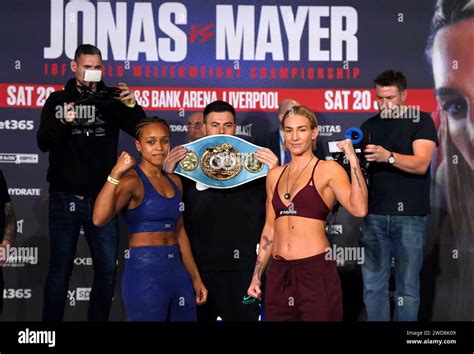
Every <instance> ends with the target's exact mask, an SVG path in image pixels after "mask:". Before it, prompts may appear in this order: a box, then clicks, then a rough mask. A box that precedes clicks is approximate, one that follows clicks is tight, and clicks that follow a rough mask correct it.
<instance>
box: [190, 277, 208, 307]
mask: <svg viewBox="0 0 474 354" xmlns="http://www.w3.org/2000/svg"><path fill="white" fill-rule="evenodd" d="M193 287H194V293H195V294H196V305H203V304H205V303H206V301H207V289H206V287H205V286H204V283H203V282H202V280H201V279H199V280H196V281H195V282H194V284H193Z"/></svg>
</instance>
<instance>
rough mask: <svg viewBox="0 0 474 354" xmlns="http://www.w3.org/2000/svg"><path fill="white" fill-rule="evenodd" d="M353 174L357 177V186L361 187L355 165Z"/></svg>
mask: <svg viewBox="0 0 474 354" xmlns="http://www.w3.org/2000/svg"><path fill="white" fill-rule="evenodd" d="M354 175H355V177H356V179H357V184H358V185H359V188H362V185H361V184H360V179H359V175H358V174H357V168H355V167H354Z"/></svg>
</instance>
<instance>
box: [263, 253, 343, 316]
mask: <svg viewBox="0 0 474 354" xmlns="http://www.w3.org/2000/svg"><path fill="white" fill-rule="evenodd" d="M265 318H266V320H267V321H342V291H341V282H340V280H339V274H338V273H337V266H336V261H332V260H326V259H325V253H322V254H318V255H316V256H312V257H308V258H303V259H295V260H286V259H284V258H283V257H280V256H276V258H273V259H272V264H271V266H270V270H269V272H268V279H267V283H266V287H265Z"/></svg>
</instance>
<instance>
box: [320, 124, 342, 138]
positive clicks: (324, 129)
mask: <svg viewBox="0 0 474 354" xmlns="http://www.w3.org/2000/svg"><path fill="white" fill-rule="evenodd" d="M318 130H319V136H332V135H333V134H339V133H341V132H342V129H341V126H340V125H333V124H329V125H320V126H318Z"/></svg>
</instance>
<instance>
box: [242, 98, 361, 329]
mask: <svg viewBox="0 0 474 354" xmlns="http://www.w3.org/2000/svg"><path fill="white" fill-rule="evenodd" d="M281 127H282V130H283V136H284V139H285V145H286V147H287V148H288V150H289V151H290V152H291V163H289V164H287V165H284V166H279V167H276V168H273V169H272V170H270V172H269V173H268V175H267V205H266V220H265V227H264V228H263V231H262V236H261V240H260V246H259V249H258V257H257V262H256V265H255V272H254V275H253V278H252V282H251V284H250V286H249V289H248V294H249V295H250V296H253V297H260V295H261V290H260V285H261V281H260V277H261V274H262V272H263V270H264V269H265V266H266V264H267V263H268V261H269V259H270V257H272V263H271V265H270V269H269V272H268V277H267V282H266V285H265V318H266V320H269V321H294V320H303V321H341V320H342V317H343V316H342V291H341V284H340V280H339V275H338V272H337V266H336V261H335V260H334V258H335V257H334V256H332V257H331V254H330V253H329V252H328V249H329V250H330V248H329V241H328V239H327V237H326V232H325V230H326V217H327V215H328V213H329V212H330V210H331V209H332V207H333V206H334V203H335V202H336V200H338V201H339V202H340V203H341V205H342V206H343V207H344V208H345V209H346V210H347V211H349V212H350V213H351V214H353V215H355V216H358V217H363V216H365V214H366V213H367V186H366V185H365V181H364V179H363V178H362V174H361V172H360V166H359V161H358V159H357V156H356V154H355V152H354V148H353V147H352V142H351V141H350V140H343V141H340V142H338V146H339V148H340V149H341V150H342V151H343V152H344V154H345V156H346V158H347V159H348V161H349V163H350V167H351V180H352V182H350V181H349V178H348V176H347V173H346V171H345V170H344V169H343V168H342V167H341V166H340V165H339V164H338V163H337V162H336V161H320V160H318V159H317V158H316V156H314V154H313V150H314V147H315V144H316V138H317V136H318V129H317V127H318V123H317V121H316V116H315V115H314V113H313V112H312V111H311V110H310V109H308V108H307V107H304V106H293V107H292V108H290V109H289V110H288V111H287V112H286V113H285V114H284V116H283V118H282V121H281Z"/></svg>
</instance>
